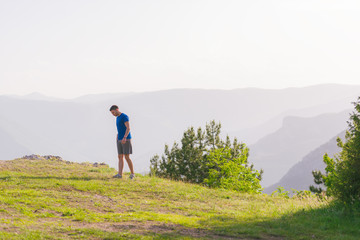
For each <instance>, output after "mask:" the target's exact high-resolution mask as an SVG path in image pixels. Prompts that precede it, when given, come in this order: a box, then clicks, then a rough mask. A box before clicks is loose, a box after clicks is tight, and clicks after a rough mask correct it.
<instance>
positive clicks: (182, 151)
mask: <svg viewBox="0 0 360 240" xmlns="http://www.w3.org/2000/svg"><path fill="white" fill-rule="evenodd" d="M220 133H221V124H220V123H218V124H217V123H215V121H211V122H210V123H209V124H206V128H205V131H203V130H202V129H201V128H198V129H197V131H196V132H195V129H194V128H193V127H190V128H188V129H187V130H186V131H185V132H184V134H183V137H182V139H181V146H179V144H178V143H174V145H173V147H172V148H171V149H169V146H168V145H165V151H164V155H163V156H162V157H161V158H160V157H159V156H158V155H156V156H154V157H153V158H152V159H151V161H150V162H151V166H150V170H151V174H152V175H154V176H158V177H163V178H169V179H173V180H181V181H186V182H191V183H201V184H204V185H206V186H209V187H215V188H224V189H231V190H236V191H241V192H249V193H250V192H254V193H255V192H260V191H261V185H260V179H261V172H258V171H257V170H255V169H254V167H253V165H249V164H248V156H249V149H248V148H247V147H246V145H245V144H244V143H238V140H237V139H236V138H235V139H234V140H233V142H232V143H231V141H230V138H229V136H227V137H226V140H225V141H224V140H222V139H221V138H220Z"/></svg>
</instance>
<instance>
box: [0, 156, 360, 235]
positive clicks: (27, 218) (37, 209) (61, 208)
mask: <svg viewBox="0 0 360 240" xmlns="http://www.w3.org/2000/svg"><path fill="white" fill-rule="evenodd" d="M115 173H116V170H115V169H112V168H109V167H107V166H104V165H99V166H97V167H94V166H93V165H92V164H77V163H69V162H66V161H58V160H24V159H17V160H13V161H7V162H5V163H2V164H0V238H1V239H222V238H224V239H226V237H241V238H248V239H252V238H254V239H284V238H285V239H359V236H360V231H359V229H360V228H359V226H360V216H359V215H358V214H356V213H354V214H351V215H344V213H343V212H342V211H341V209H339V208H338V207H337V206H331V205H329V204H328V203H327V202H322V201H319V200H317V199H316V198H306V199H297V198H292V199H286V198H284V197H271V196H268V195H263V194H257V195H255V194H244V193H238V192H233V191H227V190H223V189H209V188H206V187H203V186H200V185H194V184H188V183H183V182H179V181H170V180H165V179H159V178H154V177H149V176H140V175H137V177H136V179H135V180H134V181H131V180H130V179H129V178H128V175H126V176H125V177H124V179H113V178H111V177H112V176H113V175H114V174H115Z"/></svg>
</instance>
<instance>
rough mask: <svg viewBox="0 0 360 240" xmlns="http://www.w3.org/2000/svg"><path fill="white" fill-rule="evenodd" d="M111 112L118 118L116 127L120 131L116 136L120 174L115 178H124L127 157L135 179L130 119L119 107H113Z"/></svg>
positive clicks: (132, 176) (131, 175)
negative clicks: (131, 155)
mask: <svg viewBox="0 0 360 240" xmlns="http://www.w3.org/2000/svg"><path fill="white" fill-rule="evenodd" d="M110 112H111V113H112V115H114V116H115V117H116V127H117V131H118V134H117V136H116V143H117V150H118V158H119V172H118V174H116V175H115V176H114V178H122V175H123V169H124V156H125V160H126V162H127V164H128V166H129V169H130V172H131V174H130V179H133V178H134V177H135V175H134V167H133V164H132V161H131V159H130V154H132V145H131V133H130V123H129V117H128V116H127V115H126V114H125V113H122V112H120V111H119V107H118V106H116V105H112V106H111V107H110Z"/></svg>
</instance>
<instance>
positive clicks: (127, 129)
mask: <svg viewBox="0 0 360 240" xmlns="http://www.w3.org/2000/svg"><path fill="white" fill-rule="evenodd" d="M124 124H125V127H126V132H125V135H124V138H123V139H122V142H123V143H125V141H126V138H127V136H128V135H129V133H130V123H129V121H127V122H124Z"/></svg>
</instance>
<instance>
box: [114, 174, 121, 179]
mask: <svg viewBox="0 0 360 240" xmlns="http://www.w3.org/2000/svg"><path fill="white" fill-rule="evenodd" d="M113 178H122V175H120V174H116V175H115V176H113Z"/></svg>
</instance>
